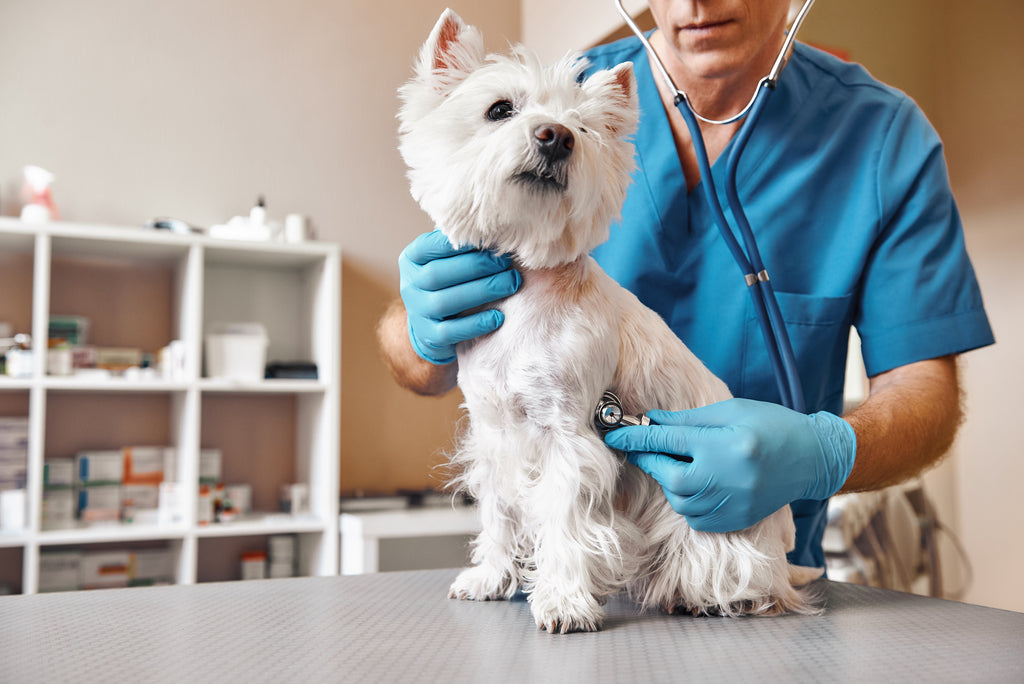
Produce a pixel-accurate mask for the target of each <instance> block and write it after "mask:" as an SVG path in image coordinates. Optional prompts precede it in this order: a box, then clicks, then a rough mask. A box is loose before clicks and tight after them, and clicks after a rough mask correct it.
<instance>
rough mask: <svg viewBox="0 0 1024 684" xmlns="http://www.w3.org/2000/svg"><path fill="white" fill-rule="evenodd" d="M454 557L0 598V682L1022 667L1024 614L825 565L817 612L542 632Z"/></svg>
mask: <svg viewBox="0 0 1024 684" xmlns="http://www.w3.org/2000/svg"><path fill="white" fill-rule="evenodd" d="M455 573H456V571H455V570H430V571H419V572H400V573H381V574H375V575H358V576H347V577H317V578H300V579H283V580H257V581H249V582H226V583H217V584H200V585H194V586H168V587H152V588H139V589H107V590H99V591H83V592H70V593H62V594H40V595H34V596H11V597H3V598H0V681H4V682H60V681H68V682H91V681H99V682H105V683H107V682H112V681H123V682H164V681H166V682H217V683H218V684H225V683H227V682H242V681H244V682H332V681H344V682H460V681H468V682H498V681H502V682H504V681H512V682H548V681H550V682H559V683H564V682H631V681H637V682H682V681H709V680H710V681H728V682H738V681H756V682H759V683H762V684H763V683H765V682H775V681H786V682H792V681H856V682H893V681H915V682H945V681H961V682H1024V613H1016V612H1011V611H1004V610H996V609H993V608H983V607H980V606H975V605H970V604H964V603H957V602H954V601H945V600H940V599H932V598H926V597H921V596H914V595H910V594H902V593H898V592H893V591H886V590H882V589H874V588H869V587H862V586H857V585H852V584H843V583H838V582H830V581H826V580H821V581H819V582H817V583H816V584H815V586H816V587H817V588H818V590H819V591H820V592H821V595H822V596H823V598H824V601H825V605H826V608H825V611H824V613H823V614H822V615H819V616H811V617H808V616H799V615H788V616H784V617H777V618H750V617H748V618H739V619H735V618H733V619H730V618H718V617H701V618H696V617H692V616H688V615H685V616H680V615H665V614H661V613H658V612H653V613H648V614H638V612H637V609H636V606H635V604H633V603H632V602H630V601H628V600H626V599H625V598H616V599H613V600H612V601H610V602H609V604H608V606H607V609H608V615H607V619H606V620H605V626H604V629H603V630H602V631H601V632H597V633H592V634H569V635H558V634H555V635H552V634H548V633H546V632H542V631H540V630H538V629H537V628H536V627H535V626H534V624H533V619H532V618H531V617H530V611H529V605H528V604H527V602H526V601H525V600H523V599H522V598H521V597H517V598H516V599H515V600H512V601H491V602H480V603H477V602H471V601H455V600H449V599H447V598H445V597H446V595H447V590H448V585H449V583H450V582H451V581H452V579H453V578H454V576H455Z"/></svg>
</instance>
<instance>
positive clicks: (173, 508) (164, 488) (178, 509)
mask: <svg viewBox="0 0 1024 684" xmlns="http://www.w3.org/2000/svg"><path fill="white" fill-rule="evenodd" d="M159 492H160V493H159V503H158V504H157V524H158V525H181V524H182V523H184V522H185V510H184V507H183V506H182V497H183V496H184V492H183V491H182V486H181V483H180V482H161V483H160V487H159Z"/></svg>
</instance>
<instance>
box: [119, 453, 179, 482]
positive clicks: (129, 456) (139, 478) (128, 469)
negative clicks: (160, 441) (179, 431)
mask: <svg viewBox="0 0 1024 684" xmlns="http://www.w3.org/2000/svg"><path fill="white" fill-rule="evenodd" d="M122 452H123V453H124V473H123V475H122V477H121V483H122V484H126V485H128V484H132V485H152V486H154V487H155V486H157V485H159V484H160V483H161V482H163V481H164V479H168V480H173V479H175V471H176V469H177V452H176V450H175V449H174V448H173V447H163V446H127V447H124V449H122Z"/></svg>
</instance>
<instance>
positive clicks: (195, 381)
mask: <svg viewBox="0 0 1024 684" xmlns="http://www.w3.org/2000/svg"><path fill="white" fill-rule="evenodd" d="M340 282H341V281H340V251H339V249H338V247H337V246H336V245H331V244H324V243H313V242H307V243H297V244H281V243H260V242H239V241H228V240H216V239H211V238H208V237H206V236H200V235H180V234H174V233H169V232H166V231H150V230H145V229H141V228H120V227H113V226H95V225H81V224H71V223H61V222H55V223H50V224H45V225H41V226H34V225H33V226H30V225H25V224H22V223H21V222H19V221H17V220H13V219H3V218H0V292H2V293H3V298H2V299H0V320H6V321H9V322H11V323H12V324H13V327H14V329H15V331H26V330H30V331H31V334H32V344H33V354H32V358H31V373H30V374H28V375H27V376H26V377H21V378H11V377H6V376H0V415H2V416H20V417H25V418H27V422H28V458H27V465H28V468H27V476H26V480H27V486H26V499H27V518H26V521H27V524H26V526H25V528H24V529H23V530H21V531H4V532H0V583H5V584H8V585H9V586H11V587H12V588H13V590H14V591H15V592H19V591H20V592H21V593H25V594H32V593H36V592H37V591H39V588H40V587H39V567H40V556H41V554H48V553H50V552H55V551H63V550H69V549H74V550H80V551H83V552H88V551H90V550H97V551H99V550H107V549H118V550H120V549H128V550H135V549H137V550H151V549H165V550H167V551H168V554H167V555H168V556H169V557H170V558H171V559H172V564H173V566H174V570H173V578H172V579H173V581H175V582H176V583H178V584H193V583H196V582H207V581H222V580H229V579H236V578H238V576H239V572H238V568H239V562H238V559H239V555H240V554H241V553H242V552H244V551H246V550H247V549H250V548H253V547H255V548H257V549H258V548H260V547H264V548H265V546H266V543H267V540H266V538H268V537H270V536H272V535H279V534H288V535H295V538H296V540H297V544H296V555H297V572H298V574H301V575H333V574H337V571H338V539H339V534H338V458H339V414H340V369H339V364H340V358H341V355H340V344H341V343H340V334H341V323H340V315H341V312H340V307H341V299H340V287H341V285H340ZM51 315H76V316H84V317H86V318H88V319H89V320H90V321H91V329H90V335H91V337H92V338H93V339H92V340H91V341H92V342H93V343H95V344H96V345H105V346H109V347H129V348H139V349H142V350H144V351H149V352H152V351H156V350H158V349H160V348H162V347H165V346H166V345H167V344H168V343H169V342H171V341H172V340H180V343H181V346H182V348H183V350H184V355H183V356H184V364H183V368H182V371H181V372H180V373H179V374H178V375H177V377H174V378H173V379H165V378H163V377H160V376H157V377H152V376H143V377H135V378H128V377H120V376H114V377H101V378H97V377H84V376H78V375H70V376H67V375H62V376H57V375H48V374H47V365H46V357H47V355H46V353H45V350H46V344H47V342H46V340H47V337H48V325H49V318H50V316H51ZM218 322H258V323H260V324H262V325H263V327H264V328H265V329H266V331H267V338H268V347H267V359H268V360H270V361H312V362H314V363H315V364H316V366H317V378H316V379H295V380H291V379H267V380H264V379H253V380H234V379H230V380H229V379H218V378H208V377H204V371H203V350H204V344H203V341H204V338H205V335H206V334H207V333H208V332H209V330H211V329H212V326H213V324H215V323H218ZM128 445H166V446H169V447H171V448H172V449H173V450H174V451H175V452H176V454H177V458H176V459H175V460H176V465H175V466H174V467H173V468H174V472H173V473H172V474H171V475H170V477H173V478H174V479H175V480H176V481H177V482H178V483H180V484H181V485H182V486H179V488H178V490H179V499H180V510H181V512H182V515H181V516H180V517H179V519H178V520H176V521H174V522H170V523H168V522H166V521H164V522H163V523H160V522H159V521H152V520H150V521H148V522H133V523H108V524H103V525H95V524H93V525H89V526H86V525H84V524H83V523H80V522H76V523H74V524H72V525H70V526H68V527H66V528H65V529H49V526H47V528H46V529H44V526H43V525H42V509H43V502H44V486H43V478H44V463H45V462H46V461H47V460H50V459H53V458H68V457H73V456H74V455H75V454H76V453H77V452H79V451H83V450H95V449H100V450H102V449H108V450H109V449H119V448H121V447H123V446H128ZM207 448H214V449H219V450H220V451H221V460H222V471H223V480H224V481H226V482H227V483H229V484H230V483H231V482H245V483H248V484H250V486H251V492H252V497H251V498H252V510H253V513H252V514H251V515H247V516H242V517H240V518H238V519H236V520H234V521H231V522H223V523H212V524H200V519H199V518H198V517H197V506H198V504H199V486H198V480H199V467H200V452H201V450H203V449H207ZM289 483H301V484H305V485H307V487H308V491H309V506H308V508H307V509H306V510H304V511H303V512H300V513H295V514H291V513H281V512H279V511H278V492H279V491H280V487H281V485H283V484H289Z"/></svg>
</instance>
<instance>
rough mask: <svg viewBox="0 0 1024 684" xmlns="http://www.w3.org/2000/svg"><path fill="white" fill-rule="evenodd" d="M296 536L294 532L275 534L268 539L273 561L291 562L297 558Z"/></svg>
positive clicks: (271, 560) (268, 548)
mask: <svg viewBox="0 0 1024 684" xmlns="http://www.w3.org/2000/svg"><path fill="white" fill-rule="evenodd" d="M296 541H297V540H296V537H295V535H293V534H274V535H271V536H270V538H269V539H267V550H268V551H269V555H270V562H271V563H291V562H293V561H294V560H295V543H296Z"/></svg>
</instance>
